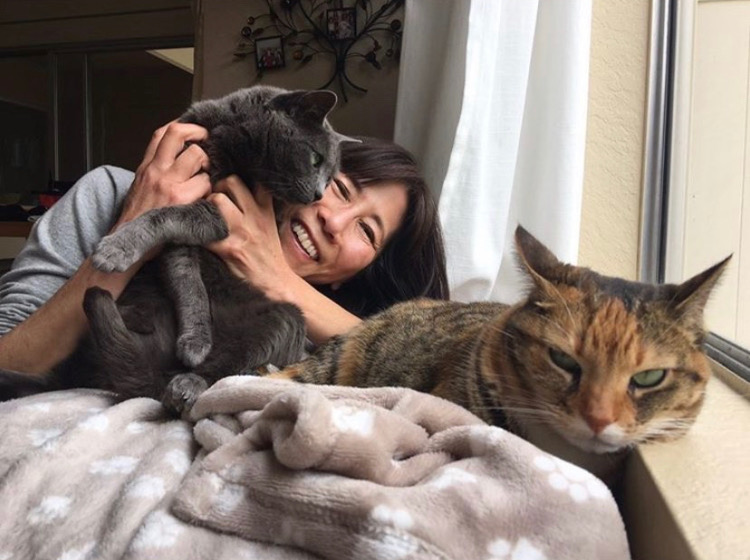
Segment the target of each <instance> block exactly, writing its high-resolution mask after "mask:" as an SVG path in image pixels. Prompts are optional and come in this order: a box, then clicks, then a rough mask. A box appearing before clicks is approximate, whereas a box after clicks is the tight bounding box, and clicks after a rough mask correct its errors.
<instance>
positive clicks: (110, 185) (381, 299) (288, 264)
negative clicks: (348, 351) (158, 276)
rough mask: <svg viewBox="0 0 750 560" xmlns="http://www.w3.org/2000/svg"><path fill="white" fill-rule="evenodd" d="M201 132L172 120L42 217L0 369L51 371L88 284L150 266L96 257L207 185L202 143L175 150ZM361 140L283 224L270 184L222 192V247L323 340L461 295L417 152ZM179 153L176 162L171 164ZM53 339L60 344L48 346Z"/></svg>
mask: <svg viewBox="0 0 750 560" xmlns="http://www.w3.org/2000/svg"><path fill="white" fill-rule="evenodd" d="M201 130H202V129H199V128H198V127H195V126H193V125H187V124H177V125H175V124H173V125H171V126H170V127H165V128H163V129H160V130H159V131H157V133H156V134H155V136H154V139H153V140H152V142H151V145H150V146H149V147H148V149H147V151H146V155H145V157H144V162H143V163H142V165H141V166H140V167H139V170H138V173H136V175H135V177H134V176H133V175H132V174H131V173H130V172H126V171H124V170H120V169H115V168H99V169H97V170H94V171H93V172H91V173H89V174H87V175H86V176H85V177H84V178H83V179H82V180H81V181H80V182H79V183H78V185H76V187H74V188H73V189H72V190H71V193H70V194H69V195H67V196H66V197H64V198H63V199H62V200H61V201H60V202H59V203H58V204H57V205H55V207H54V208H53V209H52V210H51V211H50V212H48V213H47V214H46V215H45V218H44V219H43V220H41V221H40V222H39V224H38V226H37V227H36V228H35V230H34V232H33V233H32V236H31V238H30V240H29V244H28V245H27V247H26V248H25V249H24V251H22V253H21V254H20V255H19V257H18V258H17V259H16V262H15V264H14V269H13V270H12V271H11V273H10V274H9V275H7V276H6V277H5V278H4V279H3V283H2V285H1V286H0V327H2V329H3V332H5V333H7V334H6V335H4V336H2V338H0V357H1V359H0V367H4V368H7V369H12V370H17V371H25V372H29V373H41V372H44V371H48V370H49V369H50V368H52V367H53V366H54V365H55V364H57V363H59V362H60V361H61V360H63V359H64V358H65V357H66V356H67V355H68V354H69V353H70V352H71V351H72V349H73V348H74V347H75V345H76V344H77V342H78V339H79V337H80V336H81V335H82V334H83V333H84V332H85V331H86V320H85V316H84V315H83V311H82V308H81V303H80V302H81V301H82V296H83V293H84V292H85V291H86V289H88V288H89V287H91V286H100V287H104V288H106V289H107V290H109V291H110V292H111V293H112V294H113V295H114V296H115V297H117V295H118V294H119V293H121V291H122V289H123V288H124V286H125V285H126V284H127V282H128V281H129V279H130V278H131V277H132V275H133V274H134V273H135V268H137V267H134V268H133V269H131V270H128V271H127V272H125V273H121V274H104V273H101V272H98V271H96V270H95V269H93V267H92V266H91V265H90V262H89V260H88V257H89V255H90V254H91V252H92V250H93V248H94V247H95V246H96V244H97V243H98V241H99V239H100V238H101V237H102V236H103V235H104V234H106V233H107V232H108V231H110V230H111V229H112V228H113V226H112V224H113V223H115V226H114V227H117V225H119V224H121V223H124V222H127V221H129V220H132V219H133V218H135V217H136V216H138V215H140V214H141V213H142V212H144V211H145V210H148V209H149V208H156V207H159V206H163V205H166V204H175V203H182V204H184V203H186V202H190V200H189V199H188V198H189V197H192V198H193V199H195V198H198V197H200V196H201V195H204V194H206V191H207V189H208V183H207V182H206V184H205V185H203V184H200V183H196V178H197V177H198V175H194V173H195V170H196V169H200V168H201V164H200V161H197V162H196V163H195V164H191V165H188V164H187V163H186V162H185V161H183V160H184V159H185V158H187V157H188V155H189V152H188V151H185V152H184V153H183V152H180V150H175V149H174V146H183V145H184V143H185V142H186V141H196V140H200V139H201V138H202V137H203V136H202V135H203V132H201ZM360 140H361V142H360V143H353V142H349V143H344V144H342V146H344V148H343V153H342V165H341V174H340V175H338V176H336V180H335V181H333V182H332V183H331V185H329V187H328V188H327V189H326V191H325V194H324V196H323V197H322V199H321V200H319V201H317V202H316V203H314V204H313V205H312V206H307V207H301V206H295V207H291V208H290V209H289V210H288V211H286V212H284V213H283V215H282V218H281V222H280V223H281V226H280V228H281V229H280V232H279V229H278V227H279V226H278V224H277V221H276V216H275V213H274V205H273V201H272V200H271V198H270V195H269V194H268V193H267V192H266V191H264V190H263V189H260V190H258V191H257V192H256V193H255V195H253V194H252V193H251V192H250V191H249V190H248V189H247V187H246V186H245V185H244V184H243V183H242V182H241V181H239V180H238V179H237V178H231V177H230V178H228V179H226V180H224V181H222V182H220V183H219V184H218V185H216V187H215V192H214V194H211V195H210V196H209V198H210V199H211V200H213V201H214V202H215V203H216V205H217V207H218V208H219V211H220V212H222V215H223V216H224V218H225V220H226V222H227V224H228V228H229V236H228V237H227V238H226V239H224V240H222V241H220V242H218V243H215V244H213V245H212V246H211V247H210V248H211V249H212V250H213V251H214V252H216V253H217V254H218V255H219V256H220V257H222V258H223V259H224V260H225V262H226V263H227V265H228V266H229V268H230V270H231V271H232V272H233V273H234V274H235V275H237V276H239V277H240V278H242V279H244V280H245V281H247V282H248V283H249V284H251V285H253V286H254V287H256V288H258V289H260V290H261V291H262V292H263V293H265V294H266V295H267V296H269V297H271V298H272V299H274V300H278V301H285V302H289V303H294V304H296V305H297V306H298V307H299V308H300V309H301V310H302V312H303V314H304V317H305V322H306V326H307V331H308V336H309V338H310V339H311V340H312V341H313V342H316V343H320V342H323V341H325V340H327V339H328V338H330V337H331V336H334V335H336V334H340V333H343V332H345V331H346V330H348V329H349V328H351V327H352V326H354V325H356V324H357V323H358V322H359V320H360V318H361V317H364V316H367V315H369V314H371V313H373V312H375V311H378V310H380V309H383V308H385V307H388V306H389V305H391V304H392V303H395V302H397V301H401V300H405V299H410V298H413V297H418V296H427V297H432V298H437V299H446V298H447V297H448V288H447V279H446V272H445V255H444V251H443V241H442V234H441V229H440V225H439V222H438V219H437V211H436V206H435V202H434V200H433V199H432V198H431V195H430V191H429V189H428V188H427V186H426V184H425V182H424V180H423V179H422V177H421V175H420V173H419V171H418V168H417V165H416V162H415V160H414V158H413V157H412V156H411V154H409V153H408V152H407V151H406V150H404V149H403V148H401V147H399V146H397V145H395V144H392V143H390V142H386V141H382V140H375V139H371V138H361V139H360ZM170 146H172V148H170ZM167 153H172V154H173V155H172V156H171V160H170V161H172V164H171V165H166V166H165V165H164V160H165V158H166V156H165V154H167ZM191 157H192V156H191ZM167 159H169V158H167ZM199 175H200V174H199ZM131 184H132V186H131ZM217 191H218V192H217ZM120 207H122V208H123V210H122V214H121V215H120V217H119V219H118V218H116V213H117V212H118V209H119V208H120ZM71 223H73V224H77V226H76V228H75V229H76V232H71ZM63 231H64V232H65V235H61V232H63ZM53 240H54V241H53ZM26 319H28V320H26ZM53 341H54V344H53ZM50 347H51V348H53V349H54V350H53V352H46V351H42V349H43V348H50ZM22 350H23V351H22ZM36 350H38V351H36Z"/></svg>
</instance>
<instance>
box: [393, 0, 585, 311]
mask: <svg viewBox="0 0 750 560" xmlns="http://www.w3.org/2000/svg"><path fill="white" fill-rule="evenodd" d="M405 20H406V21H405V31H404V40H403V45H402V55H401V68H400V76H399V92H398V103H397V110H396V131H395V140H396V142H398V143H400V144H402V145H403V146H405V147H406V148H408V149H410V150H411V151H412V152H413V153H414V154H415V155H416V156H417V158H418V159H419V160H420V161H421V162H422V165H423V168H424V172H425V175H426V177H427V180H428V182H429V184H430V185H431V187H432V188H433V189H434V190H435V192H436V194H438V196H439V201H440V202H439V204H440V216H441V220H442V224H443V228H444V233H445V237H446V248H447V253H448V266H449V279H450V284H451V292H452V298H453V299H455V300H459V301H470V300H484V299H492V300H497V301H506V302H512V301H515V300H517V299H518V297H519V295H520V294H521V292H522V288H523V280H522V278H521V277H520V274H519V272H518V270H517V267H516V264H515V261H514V256H513V231H514V230H515V227H516V225H517V224H518V223H520V224H522V225H523V226H524V227H525V228H526V229H528V230H529V231H530V232H531V233H532V234H534V235H535V236H536V237H537V238H538V239H539V240H540V241H542V242H543V243H545V245H547V246H548V247H549V248H550V249H551V250H552V251H553V252H554V253H555V254H556V255H557V256H558V257H559V258H561V259H562V260H565V261H567V262H571V263H575V262H576V257H577V254H578V240H579V230H580V217H581V198H582V191H583V162H584V149H585V130H586V106H587V96H588V69H589V44H590V30H591V0H407V2H406V15H405Z"/></svg>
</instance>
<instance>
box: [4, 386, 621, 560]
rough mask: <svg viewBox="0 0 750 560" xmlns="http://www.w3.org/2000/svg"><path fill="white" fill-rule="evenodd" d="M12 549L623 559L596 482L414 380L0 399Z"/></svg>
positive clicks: (288, 558)
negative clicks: (180, 406) (189, 395)
mask: <svg viewBox="0 0 750 560" xmlns="http://www.w3.org/2000/svg"><path fill="white" fill-rule="evenodd" d="M0 426H2V429H0V558H1V559H3V560H27V559H28V560H31V559H33V560H74V559H75V560H94V559H95V560H109V559H112V560H115V559H128V560H142V559H143V560H145V559H152V558H159V559H163V560H178V559H184V558H210V559H211V560H225V559H226V560H229V559H232V560H235V559H237V558H247V559H257V560H310V559H311V558H328V559H332V560H339V559H347V560H349V559H352V558H356V559H357V560H360V559H361V560H370V559H371V560H375V559H379V560H381V559H382V560H392V559H399V558H408V559H416V560H422V559H425V560H426V559H430V560H434V559H441V560H447V559H451V560H464V559H466V560H469V559H471V560H521V559H523V560H552V559H555V560H566V559H569V560H573V559H575V560H587V559H591V560H626V559H627V558H629V555H628V546H627V542H626V539H625V532H624V529H623V524H622V520H621V518H620V515H619V513H618V511H617V507H616V505H615V502H614V500H613V498H612V496H611V494H610V493H609V491H608V489H607V488H606V486H604V484H603V483H602V482H600V481H599V480H598V479H596V478H595V477H593V476H592V475H591V474H589V473H587V472H586V471H583V470H582V469H580V468H578V467H575V466H573V465H570V464H568V463H566V462H564V461H561V460H559V459H556V458H554V457H552V456H550V455H548V454H546V453H544V452H542V451H540V450H539V449H537V448H536V447H534V446H533V445H531V444H529V443H527V442H525V441H523V440H521V439H519V438H518V437H516V436H514V435H512V434H510V433H508V432H505V431H503V430H501V429H499V428H495V427H491V426H487V425H486V424H484V423H483V422H481V421H480V420H479V419H478V418H476V417H475V416H473V415H471V414H470V413H469V412H468V411H466V410H464V409H462V408H460V407H458V406H456V405H453V404H451V403H449V402H447V401H444V400H441V399H437V398H435V397H432V396H429V395H425V394H421V393H416V392H414V391H410V390H407V389H398V388H379V389H354V388H345V387H324V386H307V385H299V384H294V383H291V382H288V381H279V380H271V379H263V378H255V377H236V378H227V379H224V380H222V381H220V382H218V383H217V384H215V385H214V386H213V387H211V388H210V389H209V390H208V391H207V392H205V393H204V394H203V395H201V396H200V398H199V399H198V401H197V402H196V404H195V406H194V408H193V409H192V411H191V419H190V421H183V420H176V419H174V418H170V417H169V416H168V415H167V414H166V413H165V412H164V410H163V409H162V407H161V405H160V404H159V403H158V402H156V401H153V400H150V399H132V400H129V401H125V402H120V403H118V402H116V400H115V399H113V397H112V395H110V394H108V393H106V392H103V391H91V390H76V391H61V392H56V393H46V394H39V395H35V396H32V397H26V398H22V399H17V400H14V401H9V402H4V403H0Z"/></svg>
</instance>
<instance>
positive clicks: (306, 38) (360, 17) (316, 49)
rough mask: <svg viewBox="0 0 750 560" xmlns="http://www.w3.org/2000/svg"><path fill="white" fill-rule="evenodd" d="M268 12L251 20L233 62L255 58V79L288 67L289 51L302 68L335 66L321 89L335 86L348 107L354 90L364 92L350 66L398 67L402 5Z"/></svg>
mask: <svg viewBox="0 0 750 560" xmlns="http://www.w3.org/2000/svg"><path fill="white" fill-rule="evenodd" d="M266 4H267V5H268V11H267V12H264V13H262V14H259V15H254V16H250V17H248V18H247V22H246V25H245V26H244V27H243V28H242V31H241V34H242V40H241V41H240V43H239V44H238V45H237V49H236V51H235V53H234V54H235V56H236V57H238V58H245V57H246V56H248V55H251V54H253V55H255V62H256V67H257V75H256V78H257V79H260V78H261V77H262V75H263V72H264V71H265V70H267V69H272V68H279V67H282V66H285V65H286V57H285V52H284V51H285V50H286V51H287V52H291V58H292V59H293V60H294V61H295V63H297V64H298V65H299V66H304V65H306V64H307V63H309V62H310V61H311V60H313V59H314V58H316V57H329V58H330V59H331V60H332V61H333V68H332V72H331V75H330V77H329V79H328V81H327V82H325V83H324V84H322V85H321V86H320V88H319V89H325V88H327V87H330V86H331V84H333V83H334V82H336V84H337V85H338V89H339V90H340V91H341V95H342V96H343V98H344V101H348V97H347V90H349V89H350V88H352V89H354V90H357V91H360V92H366V91H367V89H365V88H364V87H362V86H361V85H359V84H357V83H355V82H354V81H353V80H352V78H351V76H350V74H349V73H348V65H349V64H350V63H351V62H353V61H355V60H359V61H360V62H361V61H362V60H364V61H365V62H366V63H368V64H370V65H371V66H373V67H374V68H376V69H378V70H380V69H381V68H382V67H383V64H385V63H387V62H397V61H398V58H399V56H400V51H401V36H402V33H403V26H402V23H401V20H400V19H399V18H398V17H397V16H399V15H400V13H401V11H400V10H401V8H402V6H403V5H404V0H384V1H382V2H380V3H379V4H378V5H376V6H373V1H372V0H353V2H352V3H351V4H350V5H348V6H345V5H344V2H343V0H276V1H273V0H266Z"/></svg>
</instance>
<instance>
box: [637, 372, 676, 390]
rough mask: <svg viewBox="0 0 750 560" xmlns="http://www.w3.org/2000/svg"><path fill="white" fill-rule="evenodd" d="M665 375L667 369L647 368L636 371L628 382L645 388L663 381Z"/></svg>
mask: <svg viewBox="0 0 750 560" xmlns="http://www.w3.org/2000/svg"><path fill="white" fill-rule="evenodd" d="M666 376H667V370H665V369H648V370H646V371H642V372H640V373H636V374H635V375H634V376H633V377H631V378H630V382H631V383H632V384H633V385H634V386H636V387H638V388H639V389H647V388H649V387H656V386H657V385H658V384H659V383H661V382H662V381H664V378H665V377H666Z"/></svg>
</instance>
